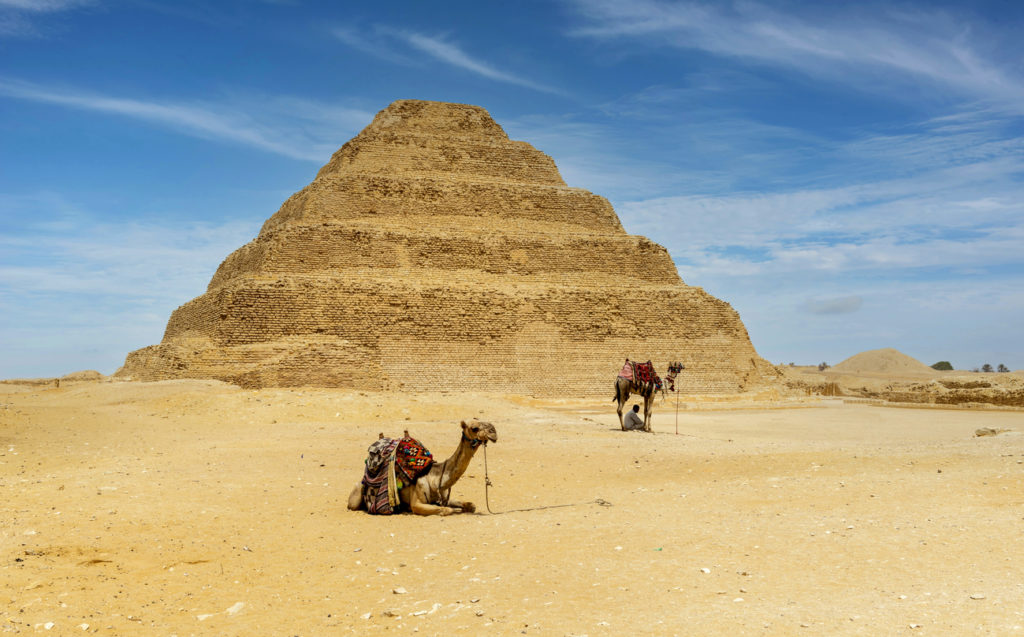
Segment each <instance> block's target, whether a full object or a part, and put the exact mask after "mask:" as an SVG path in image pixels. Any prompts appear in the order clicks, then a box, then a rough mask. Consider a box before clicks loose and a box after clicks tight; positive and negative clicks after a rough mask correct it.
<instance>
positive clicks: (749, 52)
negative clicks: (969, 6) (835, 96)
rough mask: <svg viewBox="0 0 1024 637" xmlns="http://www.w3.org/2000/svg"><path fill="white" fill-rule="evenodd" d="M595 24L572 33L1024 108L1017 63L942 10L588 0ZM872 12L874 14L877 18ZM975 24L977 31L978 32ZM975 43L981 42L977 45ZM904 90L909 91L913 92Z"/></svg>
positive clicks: (864, 86)
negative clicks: (909, 83)
mask: <svg viewBox="0 0 1024 637" xmlns="http://www.w3.org/2000/svg"><path fill="white" fill-rule="evenodd" d="M574 4H575V6H576V7H577V10H578V12H579V14H580V15H582V16H583V18H584V19H585V20H586V21H587V24H586V25H585V26H580V27H577V28H575V29H573V30H572V31H570V33H571V34H573V35H576V36H579V37H589V38H597V39H601V40H611V39H617V38H634V39H641V38H642V39H643V40H644V42H645V44H647V43H652V42H653V43H661V44H665V45H668V46H672V47H678V48H684V49H699V50H703V51H707V52H709V53H712V54H716V55H721V56H727V57H732V58H739V59H746V60H750V61H753V62H756V63H761V64H771V65H774V66H777V67H781V68H788V69H793V70H798V71H800V72H802V73H807V74H810V75H814V76H815V77H818V78H820V79H826V80H829V81H833V82H837V83H842V84H844V85H848V86H851V87H855V88H858V89H861V90H867V91H873V92H874V91H878V90H887V91H890V94H891V95H893V96H895V94H896V93H897V91H894V90H893V89H894V88H896V87H897V86H899V85H898V84H895V83H894V82H903V81H904V80H906V79H908V78H915V79H917V80H919V81H922V82H924V83H926V84H929V85H932V86H937V87H941V88H944V89H947V90H953V91H955V92H957V93H959V94H961V95H964V96H969V97H971V98H972V99H980V100H985V101H994V102H998V103H1000V104H1001V105H1003V106H1004V107H1007V108H1010V109H1012V110H1014V112H1020V110H1021V106H1020V104H1021V103H1022V101H1024V86H1022V84H1021V81H1020V77H1019V76H1018V74H1017V72H1016V71H1015V70H1014V67H1013V66H1007V67H1004V66H1002V65H1000V64H998V63H997V62H995V61H993V60H990V59H986V58H985V57H984V56H983V55H982V54H981V53H980V52H979V48H981V46H980V43H981V42H984V40H982V39H981V38H984V37H985V35H986V34H983V33H978V31H979V30H980V29H981V27H980V26H978V25H972V26H968V25H966V24H965V21H964V20H963V19H962V18H960V17H954V16H949V15H946V14H943V13H942V12H937V11H929V12H927V13H925V12H923V11H922V12H907V11H904V12H902V13H898V12H896V11H892V10H888V11H886V10H880V9H879V8H878V7H877V6H873V7H870V8H863V9H858V8H857V5H853V6H852V7H850V8H846V9H842V8H834V9H833V10H832V11H831V12H822V11H813V12H808V13H807V14H806V15H803V16H801V15H795V14H788V13H783V12H780V11H777V10H775V9H774V8H771V7H768V6H766V5H763V4H759V3H753V2H734V3H730V4H697V3H693V2H665V1H659V0H579V1H577V2H575V3H574ZM869 11H870V13H869ZM972 28H973V30H972ZM972 38H974V39H973V40H972ZM903 89H904V90H903V91H902V93H903V94H906V93H907V92H906V90H905V86H904V87H903Z"/></svg>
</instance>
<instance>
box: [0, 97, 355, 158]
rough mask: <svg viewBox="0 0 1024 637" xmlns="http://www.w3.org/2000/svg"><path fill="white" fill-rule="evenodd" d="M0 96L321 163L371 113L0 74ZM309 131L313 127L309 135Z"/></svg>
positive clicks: (299, 101) (274, 100)
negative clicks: (201, 98)
mask: <svg viewBox="0 0 1024 637" xmlns="http://www.w3.org/2000/svg"><path fill="white" fill-rule="evenodd" d="M0 96H5V97H8V98H15V99H21V100H28V101H32V102H39V103H45V104H54V105H58V106H63V107H67V108H72V109H77V110H84V111H92V112H97V113H105V114H109V115H114V116H120V117H126V118H130V119H135V120H139V121H143V122H147V123H150V124H156V125H159V126H163V127H166V128H169V129H172V130H175V131H178V132H181V133H185V134H188V135H191V136H194V137H200V138H203V139H211V140H218V141H227V142H232V143H236V144H243V145H246V146H251V147H254V148H259V149H261V150H265V151H268V152H272V153H276V154H279V155H284V156H286V157H291V158H293V159H301V160H305V161H316V162H323V161H325V160H326V159H327V158H328V157H330V155H331V153H332V152H333V151H334V150H336V149H337V148H338V147H339V146H340V145H341V144H342V143H343V142H344V141H345V140H346V139H348V138H350V137H351V136H352V135H353V134H354V133H355V132H357V131H358V130H359V128H358V127H360V126H361V125H363V124H365V123H366V122H368V121H369V120H370V119H371V118H372V115H371V114H370V113H367V112H364V111H360V110H356V109H346V108H337V107H333V106H328V105H324V104H321V103H318V102H313V101H309V100H302V99H299V98H288V97H274V98H266V97H265V98H262V99H258V100H246V103H247V104H256V105H257V106H249V107H248V108H246V109H243V108H241V107H240V106H237V105H234V104H231V103H230V102H228V103H219V104H218V103H212V102H198V101H193V102H173V101H166V102H161V101H155V100H149V99H137V98H131V97H114V96H109V95H102V94H98V93H95V92H91V91H87V90H82V89H78V88H65V87H51V86H43V85H39V84H34V83H30V82H24V81H20V80H16V79H6V78H2V77H0ZM310 131H313V133H312V134H311V133H310Z"/></svg>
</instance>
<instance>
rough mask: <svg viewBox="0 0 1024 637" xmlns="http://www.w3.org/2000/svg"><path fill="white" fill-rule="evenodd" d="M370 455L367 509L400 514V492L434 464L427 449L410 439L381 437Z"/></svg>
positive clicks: (365, 473) (365, 480) (366, 477)
mask: <svg viewBox="0 0 1024 637" xmlns="http://www.w3.org/2000/svg"><path fill="white" fill-rule="evenodd" d="M366 452H367V456H366V468H365V470H364V471H363V484H364V485H366V496H365V501H366V510H367V511H368V512H370V513H373V514H376V515H391V514H392V513H395V512H397V510H398V506H399V504H400V500H399V498H398V492H399V491H400V490H401V489H402V488H403V487H406V486H408V485H410V484H412V483H413V482H415V481H416V478H418V477H420V476H421V475H423V474H424V473H426V472H427V470H428V469H430V465H432V464H433V463H434V458H433V456H432V455H431V453H430V452H429V451H427V448H426V447H424V446H423V445H422V444H420V441H418V440H416V439H415V438H410V437H408V436H406V437H404V438H402V439H400V440H394V439H392V438H384V437H381V438H380V439H378V440H376V441H375V442H374V443H373V444H372V445H370V446H369V448H368V449H367V450H366Z"/></svg>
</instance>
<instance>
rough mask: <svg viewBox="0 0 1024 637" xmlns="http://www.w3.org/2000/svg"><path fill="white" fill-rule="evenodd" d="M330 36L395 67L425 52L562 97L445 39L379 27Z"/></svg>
mask: <svg viewBox="0 0 1024 637" xmlns="http://www.w3.org/2000/svg"><path fill="white" fill-rule="evenodd" d="M331 33H332V34H333V35H334V37H336V38H338V39H339V40H341V41H342V42H344V43H345V44H347V45H348V46H350V47H352V48H354V49H357V50H359V51H362V52H363V53H367V54H369V55H373V56H375V57H378V58H381V59H383V60H387V61H389V62H393V63H396V64H407V65H411V64H417V63H419V59H420V58H421V57H422V55H421V54H424V53H425V54H427V55H428V56H430V57H431V58H433V59H434V60H437V61H439V62H443V63H444V64H447V65H449V66H454V67H456V68H459V69H462V70H463V71H468V72H470V73H473V74H475V75H479V76H481V77H484V78H487V79H489V80H494V81H495V82H505V83H506V84H515V85H517V86H522V87H525V88H529V89H532V90H535V91H541V92H544V93H552V94H558V95H561V94H563V92H562V91H561V90H560V89H557V88H554V87H551V86H547V85H545V84H542V83H540V82H535V81H534V80H531V79H529V78H527V77H523V76H522V75H519V74H515V73H511V72H509V71H504V70H502V69H499V68H497V67H496V66H495V65H494V64H492V63H490V62H488V61H486V60H484V59H482V58H480V57H477V56H473V55H471V54H470V53H468V52H466V51H465V50H463V49H462V47H460V46H459V45H458V44H455V43H454V42H451V41H449V40H447V39H445V38H443V37H439V36H429V35H424V34H422V33H417V32H415V31H407V30H403V29H395V28H391V27H385V26H380V25H378V26H375V27H373V28H371V29H369V30H362V31H360V30H357V29H354V28H351V27H335V28H334V29H332V30H331Z"/></svg>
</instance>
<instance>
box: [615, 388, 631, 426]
mask: <svg viewBox="0 0 1024 637" xmlns="http://www.w3.org/2000/svg"><path fill="white" fill-rule="evenodd" d="M629 384H630V383H629V381H628V380H626V379H624V378H616V379H615V402H617V403H618V407H616V408H615V411H616V412H617V413H618V414H619V428H621V429H622V430H623V431H625V429H626V426H625V425H624V424H623V422H622V407H623V405H625V404H626V401H627V400H629Z"/></svg>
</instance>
